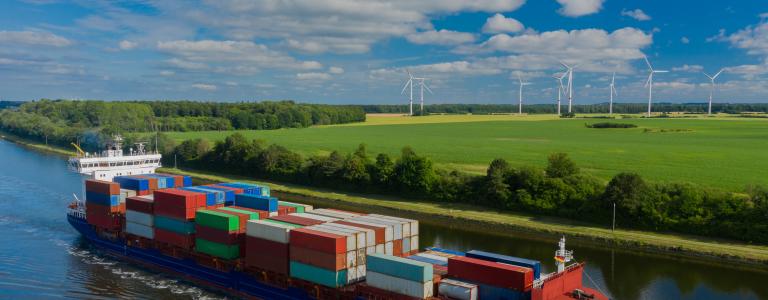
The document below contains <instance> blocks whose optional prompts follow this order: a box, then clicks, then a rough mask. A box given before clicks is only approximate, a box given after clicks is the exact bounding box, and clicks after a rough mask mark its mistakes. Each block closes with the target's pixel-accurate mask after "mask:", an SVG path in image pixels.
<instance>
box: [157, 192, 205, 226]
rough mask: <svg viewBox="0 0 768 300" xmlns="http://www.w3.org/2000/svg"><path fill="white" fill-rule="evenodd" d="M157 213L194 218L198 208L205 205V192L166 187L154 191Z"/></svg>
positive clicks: (181, 217) (180, 217) (186, 218)
mask: <svg viewBox="0 0 768 300" xmlns="http://www.w3.org/2000/svg"><path fill="white" fill-rule="evenodd" d="M154 195H155V207H154V211H155V214H158V215H164V216H169V217H174V218H179V219H185V220H192V219H194V218H195V211H196V210H197V208H201V207H205V197H206V195H205V194H203V193H195V192H190V191H183V190H177V189H165V190H159V191H155V192H154Z"/></svg>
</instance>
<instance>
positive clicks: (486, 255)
mask: <svg viewBox="0 0 768 300" xmlns="http://www.w3.org/2000/svg"><path fill="white" fill-rule="evenodd" d="M467 257H471V258H477V259H482V260H485V261H492V262H500V263H504V264H508V265H513V266H519V267H525V268H531V269H533V278H534V279H539V277H541V262H539V261H538V260H531V259H525V258H519V257H514V256H507V255H501V254H496V253H491V252H485V251H479V250H472V251H469V252H467Z"/></svg>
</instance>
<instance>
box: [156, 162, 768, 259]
mask: <svg viewBox="0 0 768 300" xmlns="http://www.w3.org/2000/svg"><path fill="white" fill-rule="evenodd" d="M160 171H161V172H166V173H176V174H186V175H191V176H193V177H194V178H196V179H198V180H202V181H206V182H224V181H245V182H254V183H261V184H267V185H269V186H270V188H271V189H272V191H273V192H274V193H275V196H278V197H283V198H287V199H290V200H294V201H299V202H305V203H309V204H313V205H320V206H334V207H343V208H348V209H358V210H365V211H370V212H383V213H385V212H390V213H391V212H396V213H398V214H399V215H402V216H407V217H413V218H417V219H419V220H420V221H422V222H429V223H438V222H439V224H449V225H450V224H456V225H461V226H464V227H466V226H474V227H480V228H484V231H486V232H488V231H489V230H488V229H489V227H492V228H494V229H496V230H497V231H499V232H501V233H512V232H525V233H535V234H537V235H541V234H544V235H550V236H559V235H566V236H568V237H569V239H574V238H575V239H578V240H580V241H585V242H590V243H596V244H599V245H616V246H619V247H622V248H628V249H636V250H642V251H645V252H652V253H663V254H665V255H668V254H673V255H676V256H681V257H697V258H707V259H712V260H717V261H723V260H726V261H730V262H738V263H743V264H749V265H755V266H758V267H761V268H766V267H768V246H760V245H750V244H746V243H741V242H736V241H730V240H723V239H716V238H709V237H700V236H692V235H683V234H672V233H656V232H647V231H636V230H624V229H619V230H616V231H615V232H613V231H611V230H610V229H606V228H599V227H595V226H594V224H586V223H582V222H576V221H571V220H566V219H561V218H555V217H540V216H533V215H528V214H523V213H515V212H499V211H494V210H491V209H487V208H483V207H478V206H473V205H466V204H449V203H439V202H429V201H416V200H407V199H402V198H396V197H388V196H379V195H360V194H354V193H340V192H336V191H331V190H327V189H320V188H308V187H304V186H299V185H292V184H282V183H275V182H267V181H254V180H249V179H248V178H245V177H238V176H230V175H222V174H216V173H210V172H199V171H190V170H179V169H172V168H163V169H161V170H160Z"/></svg>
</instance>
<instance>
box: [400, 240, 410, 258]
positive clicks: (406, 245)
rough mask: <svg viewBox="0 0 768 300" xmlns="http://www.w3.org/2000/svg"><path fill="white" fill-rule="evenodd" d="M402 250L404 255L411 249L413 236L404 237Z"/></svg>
mask: <svg viewBox="0 0 768 300" xmlns="http://www.w3.org/2000/svg"><path fill="white" fill-rule="evenodd" d="M400 251H403V252H402V253H403V255H405V254H407V253H408V252H410V251H411V238H403V247H402V248H401V250H400Z"/></svg>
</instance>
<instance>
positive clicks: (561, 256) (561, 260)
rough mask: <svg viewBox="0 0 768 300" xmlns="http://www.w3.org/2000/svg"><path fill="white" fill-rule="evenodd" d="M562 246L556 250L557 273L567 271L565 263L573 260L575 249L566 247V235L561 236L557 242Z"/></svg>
mask: <svg viewBox="0 0 768 300" xmlns="http://www.w3.org/2000/svg"><path fill="white" fill-rule="evenodd" d="M557 245H558V246H559V247H560V249H558V250H557V251H555V261H556V262H557V273H560V272H563V271H565V264H566V263H568V262H570V261H571V260H573V251H571V250H566V249H565V236H563V237H561V238H560V242H558V243H557Z"/></svg>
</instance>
